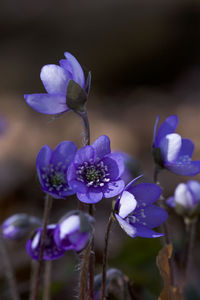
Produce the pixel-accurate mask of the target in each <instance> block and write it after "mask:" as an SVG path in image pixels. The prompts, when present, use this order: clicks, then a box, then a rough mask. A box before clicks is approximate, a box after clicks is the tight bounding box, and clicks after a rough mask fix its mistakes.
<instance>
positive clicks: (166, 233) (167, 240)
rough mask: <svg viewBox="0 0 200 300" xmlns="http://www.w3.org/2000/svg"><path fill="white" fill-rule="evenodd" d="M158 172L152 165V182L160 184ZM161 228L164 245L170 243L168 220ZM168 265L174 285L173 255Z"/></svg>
mask: <svg viewBox="0 0 200 300" xmlns="http://www.w3.org/2000/svg"><path fill="white" fill-rule="evenodd" d="M158 174H159V170H158V168H157V167H156V166H155V167H154V176H153V178H154V183H155V184H157V185H159V186H160V182H159V179H158ZM164 200H165V199H164V197H163V195H161V197H160V203H159V204H160V207H162V208H165V205H164ZM161 228H162V230H163V233H164V244H166V245H169V244H171V243H172V242H171V236H170V231H169V225H168V222H167V221H165V222H164V223H163V225H162V226H161ZM169 266H170V279H171V285H172V286H174V285H175V278H174V274H175V272H174V271H175V270H174V259H173V256H172V257H171V258H170V260H169Z"/></svg>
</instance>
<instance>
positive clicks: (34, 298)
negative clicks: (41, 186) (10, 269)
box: [30, 195, 52, 300]
mask: <svg viewBox="0 0 200 300" xmlns="http://www.w3.org/2000/svg"><path fill="white" fill-rule="evenodd" d="M51 206H52V197H51V196H49V195H46V197H45V208H44V215H43V225H42V232H41V241H40V252H39V262H38V265H37V270H36V272H35V280H33V282H34V286H33V290H32V291H31V297H30V299H31V300H38V297H39V288H40V280H41V274H42V266H43V253H44V248H45V237H46V232H47V224H48V220H49V215H50V210H51Z"/></svg>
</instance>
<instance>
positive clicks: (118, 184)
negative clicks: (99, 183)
mask: <svg viewBox="0 0 200 300" xmlns="http://www.w3.org/2000/svg"><path fill="white" fill-rule="evenodd" d="M123 188H124V181H123V180H116V181H111V182H108V183H107V185H106V186H105V187H103V188H102V191H103V195H104V197H105V198H112V197H114V196H116V195H118V194H120V193H121V192H122V190H123Z"/></svg>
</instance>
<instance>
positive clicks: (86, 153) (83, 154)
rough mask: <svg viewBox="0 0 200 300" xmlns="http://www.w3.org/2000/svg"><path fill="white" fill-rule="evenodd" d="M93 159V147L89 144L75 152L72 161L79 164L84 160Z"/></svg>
mask: <svg viewBox="0 0 200 300" xmlns="http://www.w3.org/2000/svg"><path fill="white" fill-rule="evenodd" d="M91 160H92V161H93V160H94V149H93V148H92V147H91V146H85V147H83V148H81V149H79V150H78V151H77V152H76V155H75V158H74V163H75V164H77V165H81V164H83V163H84V162H86V163H87V162H90V161H91Z"/></svg>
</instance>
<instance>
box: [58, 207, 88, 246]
mask: <svg viewBox="0 0 200 300" xmlns="http://www.w3.org/2000/svg"><path fill="white" fill-rule="evenodd" d="M93 223H94V219H93V218H92V217H91V216H90V215H88V214H85V213H83V212H81V211H72V212H70V213H68V214H67V215H66V216H64V217H63V218H62V219H61V220H60V222H59V223H58V225H57V227H56V229H55V232H54V239H55V242H56V244H57V246H58V247H59V248H61V249H64V250H74V251H76V252H80V251H82V250H83V249H84V248H85V247H86V246H87V244H88V243H89V240H90V238H91V234H92V232H93Z"/></svg>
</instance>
